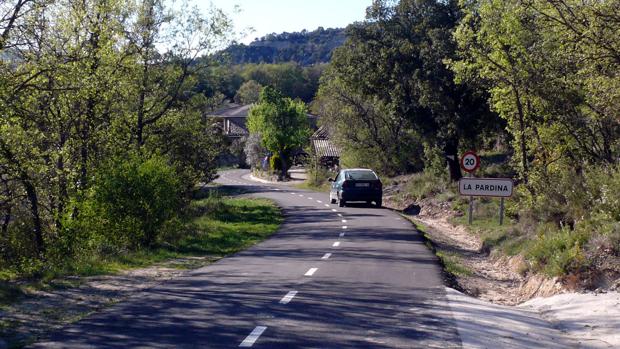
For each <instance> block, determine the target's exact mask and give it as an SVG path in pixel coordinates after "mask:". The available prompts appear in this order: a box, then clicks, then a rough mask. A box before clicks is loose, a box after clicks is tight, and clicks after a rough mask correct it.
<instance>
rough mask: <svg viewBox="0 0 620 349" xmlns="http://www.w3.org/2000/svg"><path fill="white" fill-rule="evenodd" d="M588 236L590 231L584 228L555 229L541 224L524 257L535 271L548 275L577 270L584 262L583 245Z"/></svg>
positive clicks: (563, 273)
mask: <svg viewBox="0 0 620 349" xmlns="http://www.w3.org/2000/svg"><path fill="white" fill-rule="evenodd" d="M590 236H591V233H590V232H589V231H587V230H585V229H579V230H572V229H570V228H569V227H563V228H561V229H556V228H555V227H554V226H553V225H550V224H546V225H543V226H542V227H541V228H540V233H539V236H538V238H537V239H536V240H534V241H533V243H532V244H531V246H530V247H529V248H528V250H527V252H526V258H527V259H528V260H530V262H531V263H532V268H533V269H534V270H535V271H542V272H544V273H545V274H547V275H549V276H561V275H566V274H568V273H570V272H573V271H578V270H579V269H581V268H582V267H583V266H584V265H585V264H586V259H585V258H584V254H583V246H584V245H585V244H586V243H587V242H588V240H589V239H590Z"/></svg>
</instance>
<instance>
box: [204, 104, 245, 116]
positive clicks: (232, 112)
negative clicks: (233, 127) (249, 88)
mask: <svg viewBox="0 0 620 349" xmlns="http://www.w3.org/2000/svg"><path fill="white" fill-rule="evenodd" d="M251 107H252V104H246V105H238V104H234V103H230V104H227V105H226V106H225V107H223V108H221V109H218V110H216V111H214V112H213V113H211V116H215V117H220V118H247V117H248V113H249V112H250V108H251Z"/></svg>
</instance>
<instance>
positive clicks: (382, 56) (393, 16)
mask: <svg viewBox="0 0 620 349" xmlns="http://www.w3.org/2000/svg"><path fill="white" fill-rule="evenodd" d="M367 13H368V15H367V20H366V21H365V22H363V23H357V24H354V25H351V26H350V27H349V28H348V30H347V41H346V43H345V44H344V46H342V47H341V48H339V49H337V50H336V51H335V53H334V56H333V58H332V64H331V67H330V69H329V72H328V74H327V75H326V77H325V79H324V80H323V85H322V86H324V87H325V88H324V89H323V91H322V96H323V97H324V98H325V97H326V98H328V99H332V100H335V101H338V103H340V105H341V107H342V109H345V110H347V111H346V112H345V113H347V114H348V115H350V117H351V121H350V122H348V123H347V122H346V121H345V122H341V123H339V124H340V125H341V127H339V128H337V130H336V132H337V133H338V134H341V135H344V134H347V136H345V137H343V139H344V140H345V142H348V143H350V145H351V147H356V144H355V143H357V141H358V140H359V141H364V140H372V144H369V145H370V146H372V147H373V149H375V153H377V154H379V153H380V152H381V151H382V149H385V150H387V151H388V152H389V153H388V154H389V156H390V157H392V158H393V159H395V161H394V163H392V164H389V166H388V165H386V166H385V167H386V168H388V169H389V170H390V172H391V173H394V172H405V171H408V170H411V169H414V168H415V167H413V166H411V165H413V164H411V163H408V162H407V161H406V160H405V159H406V158H407V157H409V158H412V157H414V156H416V154H421V153H422V152H421V151H420V147H419V146H418V147H410V145H411V144H412V143H417V144H418V145H419V144H421V143H428V144H432V145H435V146H437V147H439V148H440V149H442V151H443V152H444V156H445V159H446V161H447V164H448V168H449V175H450V178H451V179H452V180H457V179H459V178H460V177H461V171H460V166H459V164H458V151H459V148H460V147H461V145H462V144H468V145H469V144H471V143H473V144H476V142H480V141H481V139H482V137H481V135H484V134H485V132H488V130H489V128H490V127H491V128H494V129H497V124H498V123H497V120H498V119H497V118H496V116H495V115H494V114H493V113H491V112H490V111H489V108H488V105H487V103H486V98H485V93H484V91H483V90H479V89H477V88H475V86H474V85H471V84H468V83H465V82H464V83H462V84H456V83H455V82H454V74H453V72H452V71H451V70H450V69H449V68H448V67H447V66H446V64H445V62H446V60H449V59H451V58H453V57H454V56H455V53H456V43H455V42H454V39H453V36H452V34H453V32H454V29H455V27H456V25H457V23H458V21H459V19H460V12H459V9H458V6H457V4H456V2H455V1H437V0H401V1H398V2H394V1H387V0H385V1H383V0H376V1H374V2H373V5H372V6H371V7H370V8H369V9H368V12H367ZM364 104H366V105H367V106H364ZM368 106H372V108H369V107H368ZM334 115H336V117H337V113H334ZM357 123H360V124H361V125H363V129H362V128H359V131H360V132H355V134H354V135H352V132H354V131H353V130H351V129H347V127H348V125H356V124H357ZM489 126H490V127H489ZM353 127H355V126H353ZM500 127H501V124H500ZM368 135H370V136H371V137H368ZM352 136H356V137H357V138H358V139H356V138H354V137H352ZM414 139H417V142H416V141H414ZM361 144H363V143H361ZM412 150H414V151H415V153H411V151H412ZM417 156H418V157H420V155H417Z"/></svg>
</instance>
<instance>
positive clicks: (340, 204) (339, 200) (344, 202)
mask: <svg viewBox="0 0 620 349" xmlns="http://www.w3.org/2000/svg"><path fill="white" fill-rule="evenodd" d="M346 204H347V202H346V201H344V200H342V199H338V206H339V207H344V205H346Z"/></svg>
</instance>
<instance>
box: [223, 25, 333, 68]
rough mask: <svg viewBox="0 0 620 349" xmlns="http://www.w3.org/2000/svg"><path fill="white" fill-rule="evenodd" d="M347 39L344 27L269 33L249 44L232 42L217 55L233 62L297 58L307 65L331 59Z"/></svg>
mask: <svg viewBox="0 0 620 349" xmlns="http://www.w3.org/2000/svg"><path fill="white" fill-rule="evenodd" d="M344 40H345V34H344V29H340V28H336V29H332V28H328V29H324V28H323V27H319V28H318V29H316V30H314V31H305V30H304V31H301V32H295V33H286V32H285V33H281V34H275V33H274V34H269V35H266V36H264V37H262V38H259V39H256V40H254V41H253V42H252V43H250V44H249V45H244V44H235V45H231V46H229V47H228V48H226V49H225V50H223V51H221V52H220V53H219V54H218V55H217V56H218V60H220V61H223V62H227V63H231V64H246V63H284V62H295V63H298V64H300V65H304V66H306V65H313V64H317V63H327V62H329V60H330V59H331V56H332V52H333V50H334V49H335V48H336V47H339V46H340V45H342V44H343V43H344Z"/></svg>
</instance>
